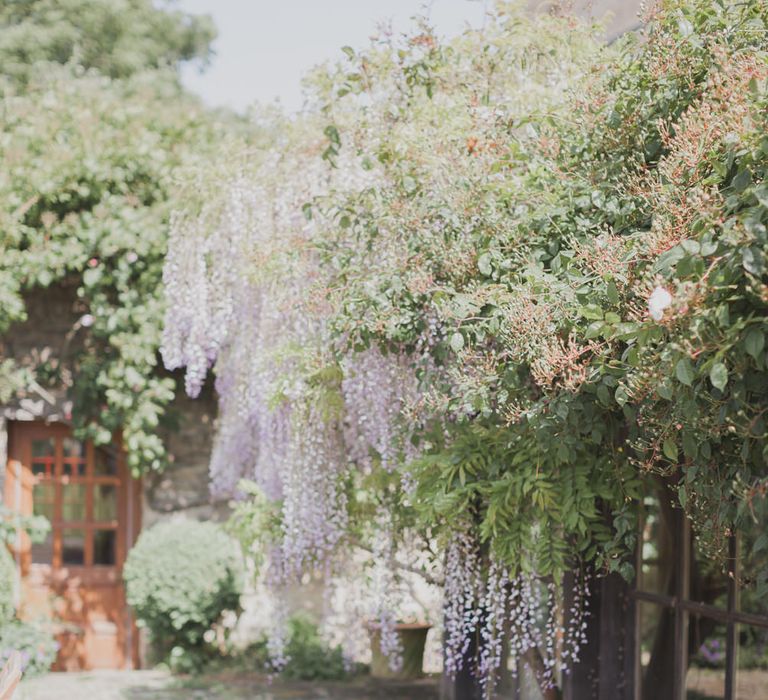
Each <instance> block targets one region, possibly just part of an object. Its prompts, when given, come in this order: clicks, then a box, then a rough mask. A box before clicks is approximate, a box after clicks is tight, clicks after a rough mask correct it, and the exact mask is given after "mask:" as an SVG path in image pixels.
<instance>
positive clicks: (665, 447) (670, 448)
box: [661, 437, 677, 462]
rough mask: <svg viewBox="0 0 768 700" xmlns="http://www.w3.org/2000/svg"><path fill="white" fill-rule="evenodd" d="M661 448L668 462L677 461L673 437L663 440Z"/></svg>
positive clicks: (675, 443) (675, 444)
mask: <svg viewBox="0 0 768 700" xmlns="http://www.w3.org/2000/svg"><path fill="white" fill-rule="evenodd" d="M661 449H662V452H664V456H665V457H666V458H667V459H668V460H669V461H670V462H677V442H676V441H675V440H674V439H673V438H671V437H668V438H667V439H666V440H664V443H663V444H662V446H661Z"/></svg>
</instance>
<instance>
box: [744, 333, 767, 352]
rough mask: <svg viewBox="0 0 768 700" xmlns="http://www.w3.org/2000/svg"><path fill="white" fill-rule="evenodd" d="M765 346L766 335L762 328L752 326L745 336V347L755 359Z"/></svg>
mask: <svg viewBox="0 0 768 700" xmlns="http://www.w3.org/2000/svg"><path fill="white" fill-rule="evenodd" d="M764 346H765V335H763V331H762V330H761V329H760V328H750V329H749V330H748V331H747V334H746V336H744V349H745V350H746V351H747V352H748V353H749V354H750V355H752V357H754V358H755V359H757V358H758V356H759V355H760V353H761V352H762V351H763V347H764Z"/></svg>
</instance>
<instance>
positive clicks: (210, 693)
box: [15, 671, 437, 700]
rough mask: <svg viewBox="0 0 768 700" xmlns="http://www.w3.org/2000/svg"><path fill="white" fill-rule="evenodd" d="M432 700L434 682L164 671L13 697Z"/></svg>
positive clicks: (63, 679)
mask: <svg viewBox="0 0 768 700" xmlns="http://www.w3.org/2000/svg"><path fill="white" fill-rule="evenodd" d="M289 698H290V700H379V699H380V698H381V699H382V700H384V699H385V698H386V699H388V700H394V699H397V700H436V699H437V683H436V681H435V680H433V679H424V680H421V681H415V682H412V683H397V682H392V681H388V682H384V681H375V680H373V679H370V678H360V679H356V680H354V681H350V682H348V683H299V682H295V683H282V682H281V683H278V682H275V683H274V684H270V683H268V682H267V681H266V680H265V679H264V678H263V677H252V676H243V675H238V676H219V677H212V678H203V679H193V680H189V681H182V680H179V679H176V678H173V677H172V676H171V675H170V674H168V673H166V672H163V671H94V672H90V673H50V674H48V675H47V676H44V677H42V678H35V679H32V680H28V681H23V682H22V684H21V687H20V689H19V692H18V694H17V697H16V698H15V700H182V699H184V700H246V699H248V700H288V699H289Z"/></svg>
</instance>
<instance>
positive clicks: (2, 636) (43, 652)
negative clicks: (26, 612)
mask: <svg viewBox="0 0 768 700" xmlns="http://www.w3.org/2000/svg"><path fill="white" fill-rule="evenodd" d="M58 650H59V644H58V642H57V641H56V639H55V637H54V636H53V633H52V632H51V630H50V629H49V628H48V627H47V626H44V625H37V624H33V623H29V622H21V621H20V620H14V621H13V622H3V623H2V624H0V666H3V665H4V664H5V662H6V660H7V659H8V657H9V656H10V655H11V653H12V652H14V651H18V652H19V653H20V654H21V658H22V669H23V673H24V677H25V678H34V677H35V676H39V675H42V674H44V673H47V672H48V671H49V670H50V668H51V666H52V665H53V662H54V661H55V660H56V653H57V652H58Z"/></svg>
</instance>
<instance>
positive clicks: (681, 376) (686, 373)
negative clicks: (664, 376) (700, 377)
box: [675, 357, 696, 386]
mask: <svg viewBox="0 0 768 700" xmlns="http://www.w3.org/2000/svg"><path fill="white" fill-rule="evenodd" d="M675 376H676V377H677V380H678V381H679V382H680V383H681V384H685V385H686V386H691V385H692V384H693V380H694V379H695V376H696V375H695V373H694V370H693V365H692V364H691V361H690V360H689V359H688V358H687V357H684V358H682V359H681V360H679V361H678V363H677V366H676V367H675Z"/></svg>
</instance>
